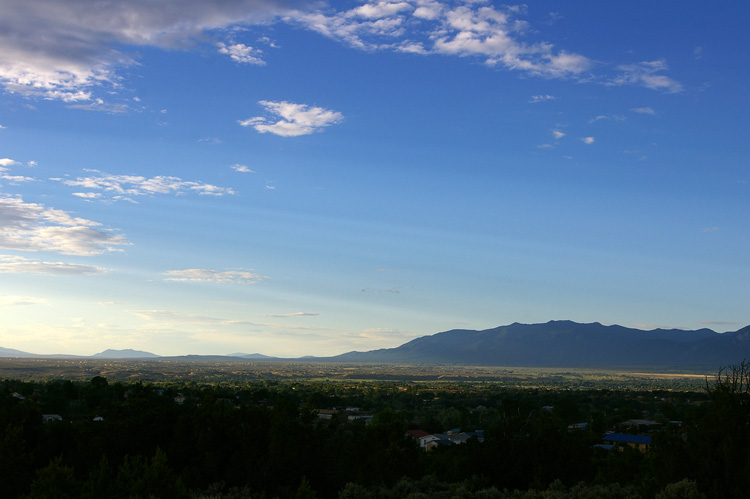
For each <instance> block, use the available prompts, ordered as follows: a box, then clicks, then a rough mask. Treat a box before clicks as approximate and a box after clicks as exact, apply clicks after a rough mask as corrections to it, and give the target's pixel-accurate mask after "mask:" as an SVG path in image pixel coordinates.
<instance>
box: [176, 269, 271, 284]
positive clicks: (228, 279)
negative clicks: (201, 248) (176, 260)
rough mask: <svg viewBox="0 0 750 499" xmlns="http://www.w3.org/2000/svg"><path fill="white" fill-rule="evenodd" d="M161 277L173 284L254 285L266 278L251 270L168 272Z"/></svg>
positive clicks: (187, 270)
mask: <svg viewBox="0 0 750 499" xmlns="http://www.w3.org/2000/svg"><path fill="white" fill-rule="evenodd" d="M162 275H165V276H168V277H167V278H166V279H164V280H165V281H175V282H211V283H219V284H255V283H257V282H260V281H262V280H263V279H265V278H266V276H263V275H261V274H258V273H256V272H253V271H251V270H244V269H237V270H225V271H220V270H209V269H185V270H168V271H166V272H163V273H162Z"/></svg>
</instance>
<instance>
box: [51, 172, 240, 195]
mask: <svg viewBox="0 0 750 499" xmlns="http://www.w3.org/2000/svg"><path fill="white" fill-rule="evenodd" d="M97 173H99V176H96V177H78V178H77V179H75V180H68V179H53V180H59V181H60V182H62V183H63V184H65V185H67V186H70V187H83V188H85V189H92V190H100V191H104V192H107V193H110V194H113V196H110V197H109V198H107V199H110V200H114V201H133V200H132V199H130V198H128V197H127V196H153V195H156V194H177V195H181V194H186V193H189V192H194V193H197V194H199V195H210V196H224V195H227V194H234V193H235V192H234V190H232V189H231V188H228V187H218V186H215V185H211V184H206V183H202V182H193V181H186V180H182V179H181V178H179V177H167V176H156V177H150V178H149V177H143V176H141V175H112V174H108V173H103V172H97ZM73 195H74V196H78V197H84V198H86V199H102V197H101V196H98V195H96V194H94V193H80V192H79V193H74V194H73Z"/></svg>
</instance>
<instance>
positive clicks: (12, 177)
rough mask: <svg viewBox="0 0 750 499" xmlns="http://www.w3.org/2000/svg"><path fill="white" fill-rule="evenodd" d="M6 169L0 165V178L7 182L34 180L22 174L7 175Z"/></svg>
mask: <svg viewBox="0 0 750 499" xmlns="http://www.w3.org/2000/svg"><path fill="white" fill-rule="evenodd" d="M7 171H8V169H7V168H3V167H2V166H0V179H2V180H7V181H8V182H11V183H18V182H33V181H34V180H36V179H35V178H32V177H24V176H22V175H9V174H8V173H7Z"/></svg>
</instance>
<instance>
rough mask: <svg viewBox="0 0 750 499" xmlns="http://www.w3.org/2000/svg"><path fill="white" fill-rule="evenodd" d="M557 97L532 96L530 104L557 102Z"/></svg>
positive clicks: (547, 95) (545, 95) (546, 95)
mask: <svg viewBox="0 0 750 499" xmlns="http://www.w3.org/2000/svg"><path fill="white" fill-rule="evenodd" d="M555 99H556V97H555V96H554V95H549V94H543V95H532V96H531V99H529V102H531V103H532V104H537V103H539V102H547V101H551V100H555Z"/></svg>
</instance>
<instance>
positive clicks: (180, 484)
mask: <svg viewBox="0 0 750 499" xmlns="http://www.w3.org/2000/svg"><path fill="white" fill-rule="evenodd" d="M749 373H750V366H749V365H748V364H747V363H745V362H743V363H741V364H739V365H737V366H730V367H728V368H726V369H722V370H721V371H720V372H719V374H718V375H717V377H716V378H715V379H711V380H707V382H706V389H705V390H703V391H702V392H677V391H669V390H660V391H632V390H628V391H618V390H575V391H573V390H550V389H513V388H507V387H503V386H500V385H497V384H492V383H487V384H483V385H481V386H476V385H472V386H468V385H461V384H460V383H456V384H453V385H440V386H427V385H424V384H419V383H409V384H400V383H396V382H394V383H365V382H362V383H356V384H345V383H325V382H270V381H262V380H261V381H257V382H249V383H243V384H237V385H228V384H217V385H201V384H197V383H184V384H181V383H178V382H169V383H159V384H156V383H143V382H137V383H125V382H112V383H110V382H109V381H108V380H107V379H105V378H103V377H100V376H97V377H94V378H92V379H91V380H90V381H87V382H71V381H48V382H33V381H20V380H3V381H2V382H0V430H2V433H1V434H0V483H2V484H3V496H4V497H24V498H44V497H56V498H64V497H84V498H86V497H91V498H99V497H112V498H119V497H122V498H131V497H142V498H149V497H158V498H172V497H174V498H189V497H193V498H268V499H271V498H276V497H278V498H281V499H286V498H295V497H299V498H303V497H310V498H312V497H318V498H340V499H345V498H354V497H357V498H364V499H367V498H368V497H369V498H373V499H375V498H384V499H385V498H406V497H408V498H411V499H416V498H421V497H446V498H448V497H466V498H480V497H481V498H494V497H497V498H506V497H515V498H558V499H559V498H565V497H602V496H607V497H627V498H646V497H661V498H669V497H709V498H713V497H717V498H718V497H744V496H747V495H748V490H750V424H749V423H750V399H749V397H750V395H749V394H750V384H748V381H749V380H750V378H749V377H748V376H749ZM332 408H338V410H337V411H333V410H329V411H326V412H327V413H328V414H329V415H330V417H329V418H328V419H323V418H321V417H319V414H318V412H319V410H320V409H332ZM45 415H46V416H47V419H46V420H45V419H44V416H45ZM50 415H55V417H50ZM56 416H59V419H58V418H57V417H56ZM369 416H371V418H370V417H369ZM646 416H647V417H648V418H650V419H654V420H656V421H660V422H663V423H664V424H663V425H661V426H660V430H658V431H655V432H653V433H652V434H651V436H652V445H651V447H650V450H649V451H648V452H640V451H637V450H635V449H631V448H624V449H621V450H611V451H607V450H602V449H601V448H597V447H596V444H598V443H601V436H602V433H603V432H604V431H606V430H609V429H612V428H614V425H615V424H616V423H618V422H619V421H623V420H626V419H631V418H642V417H646ZM670 421H671V422H673V423H671V424H670V423H669V422H670ZM677 421H679V423H677ZM580 422H586V423H587V429H586V430H585V431H571V430H570V429H569V427H568V426H569V425H570V424H572V423H580ZM415 428H418V429H422V430H425V431H427V432H429V433H436V432H445V431H447V430H450V429H452V428H461V429H462V430H465V431H470V430H478V429H482V430H484V441H483V442H480V441H479V440H477V439H476V438H473V439H470V440H469V441H468V442H466V443H465V444H461V445H452V446H444V447H439V448H436V449H435V450H433V451H431V452H425V451H424V450H423V449H421V448H420V447H419V445H418V443H417V442H416V441H415V440H414V439H413V438H411V437H410V436H408V435H407V433H406V431H407V430H408V429H415Z"/></svg>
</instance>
